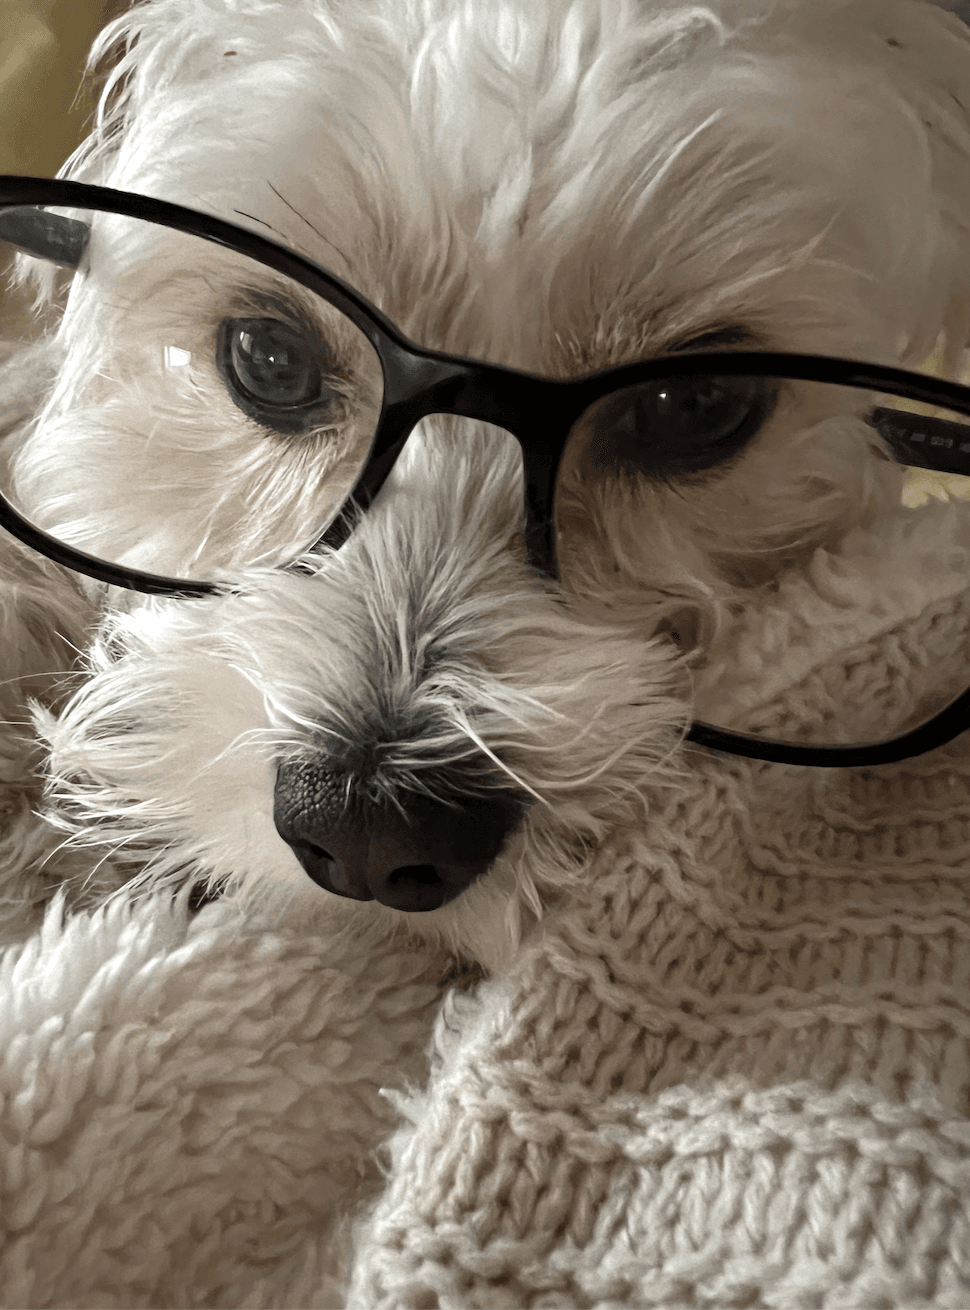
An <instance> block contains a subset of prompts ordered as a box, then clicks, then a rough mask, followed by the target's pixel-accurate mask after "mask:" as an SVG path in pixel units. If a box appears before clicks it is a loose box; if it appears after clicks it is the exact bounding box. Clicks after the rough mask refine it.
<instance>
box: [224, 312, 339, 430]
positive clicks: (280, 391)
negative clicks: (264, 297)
mask: <svg viewBox="0 0 970 1310" xmlns="http://www.w3.org/2000/svg"><path fill="white" fill-rule="evenodd" d="M324 356H325V352H324V351H323V350H322V349H321V346H320V343H319V342H318V341H316V340H314V339H313V338H311V337H310V336H309V334H308V333H307V332H305V331H304V330H303V329H302V328H299V327H295V326H293V325H292V324H290V323H284V322H282V321H280V320H279V319H275V318H227V319H224V320H223V322H222V324H221V325H220V327H219V341H218V348H217V364H218V368H219V372H220V374H221V375H222V378H223V381H224V382H225V383H226V386H227V388H228V390H229V394H230V395H231V396H232V399H233V401H234V402H235V403H236V405H238V407H239V408H240V409H241V410H242V411H243V413H244V414H248V415H249V417H250V418H254V419H255V420H256V421H257V422H258V423H260V424H261V425H262V426H263V427H268V428H272V429H274V430H275V431H276V432H282V433H287V434H289V433H297V432H308V431H310V430H311V429H313V428H315V427H320V426H321V425H327V424H333V423H335V422H337V421H338V420H339V418H340V417H341V413H342V408H343V406H342V401H341V397H340V395H339V394H338V392H337V390H336V389H335V387H334V386H332V385H331V384H330V383H331V380H332V379H329V378H328V374H330V373H332V369H333V361H332V360H330V359H328V358H326V357H324Z"/></svg>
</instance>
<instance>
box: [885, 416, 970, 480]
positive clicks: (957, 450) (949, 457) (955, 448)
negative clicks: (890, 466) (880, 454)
mask: <svg viewBox="0 0 970 1310" xmlns="http://www.w3.org/2000/svg"><path fill="white" fill-rule="evenodd" d="M868 418H869V421H870V422H871V423H872V425H873V427H875V429H876V431H877V432H878V433H879V435H880V436H881V437H882V439H883V440H884V441H885V442H886V445H887V446H889V448H890V450H891V451H892V453H893V454H894V455H895V457H896V459H898V460H899V462H900V463H901V464H908V465H909V466H910V467H911V468H921V469H933V470H935V471H936V472H937V473H963V474H966V475H968V476H970V418H968V420H967V422H966V423H956V422H954V421H952V420H950V419H942V418H930V417H929V416H927V415H923V414H913V413H911V412H910V411H909V410H902V409H873V410H870V412H869V415H868Z"/></svg>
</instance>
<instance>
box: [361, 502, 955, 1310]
mask: <svg viewBox="0 0 970 1310" xmlns="http://www.w3.org/2000/svg"><path fill="white" fill-rule="evenodd" d="M900 530H901V531H904V532H905V533H907V534H908V537H909V541H910V546H911V549H910V551H909V553H908V558H909V560H910V572H909V573H908V574H906V573H905V570H903V574H905V576H904V575H903V574H901V573H900V571H899V569H898V568H897V567H895V566H893V568H892V570H891V571H890V565H889V564H888V561H887V560H886V558H885V554H886V552H885V551H883V552H882V553H880V550H879V548H878V543H876V542H874V541H871V540H868V539H865V538H861V537H860V538H858V539H856V540H855V542H854V543H852V544H851V546H850V549H849V552H848V555H847V556H846V557H844V558H843V559H841V560H838V561H834V560H832V559H830V558H829V557H825V556H821V555H820V556H819V557H818V558H817V560H816V562H815V565H814V571H813V573H812V574H811V575H810V577H809V579H807V580H803V581H802V582H801V583H791V584H789V587H788V590H787V592H786V593H785V594H784V595H781V596H779V597H777V598H776V599H775V600H773V601H771V602H770V603H766V604H765V605H764V607H763V609H762V611H761V612H760V613H758V614H752V615H751V616H750V626H749V635H750V632H751V631H752V630H753V629H754V628H755V627H756V626H757V625H758V624H759V623H760V624H764V625H767V628H770V627H771V625H772V624H774V625H776V626H779V625H780V626H784V627H785V628H786V631H787V634H788V638H789V639H790V640H792V641H793V642H794V643H795V649H794V650H793V651H792V663H791V664H790V665H789V668H792V667H795V666H796V665H797V663H798V659H797V655H798V650H799V646H800V645H801V647H804V649H802V650H801V654H802V656H803V657H804V658H803V664H804V665H805V668H803V670H802V672H801V675H800V677H801V682H800V685H796V686H793V687H789V688H788V690H787V691H785V692H784V693H781V692H777V691H776V694H775V695H774V697H773V701H772V703H771V704H769V705H765V706H762V708H761V709H760V710H759V709H757V708H756V707H754V706H753V704H750V703H749V705H748V707H747V709H745V710H743V712H742V708H741V707H740V705H741V702H742V701H743V699H744V695H743V692H744V688H745V687H747V689H748V691H750V690H751V688H752V687H754V686H755V685H756V684H757V682H758V680H759V677H760V678H766V677H767V674H768V670H769V666H771V663H772V662H771V660H770V659H769V660H768V661H767V662H766V664H765V667H764V668H762V669H761V670H760V673H759V671H758V669H756V668H754V667H749V668H748V673H749V674H750V677H749V678H747V679H745V678H742V679H739V680H738V682H739V686H740V687H741V693H739V695H738V697H737V701H738V707H737V717H738V718H739V719H742V720H743V719H746V720H747V722H748V723H749V725H750V723H751V722H752V721H754V720H756V719H758V718H762V719H764V720H765V721H767V722H775V723H777V722H778V721H780V720H782V719H784V720H786V721H787V725H788V727H789V730H791V729H792V728H794V729H795V730H796V731H797V729H798V727H799V721H801V726H802V727H804V728H806V729H807V727H808V725H809V724H810V723H811V722H812V720H813V718H814V719H816V720H818V721H823V722H825V724H826V726H827V727H831V728H832V729H833V731H832V733H831V734H830V733H827V734H826V735H835V731H836V730H837V729H838V726H839V723H840V719H839V716H838V715H833V714H832V710H831V701H830V696H831V694H832V691H833V684H834V683H835V681H836V680H837V679H844V678H845V676H846V671H849V676H850V681H851V685H852V687H853V688H854V689H855V690H856V691H857V692H858V693H862V692H865V693H866V695H867V696H877V695H878V694H879V689H880V688H883V689H884V690H885V694H884V695H883V697H882V699H881V702H880V706H879V708H880V713H887V714H891V715H892V716H894V721H896V722H900V723H902V722H903V721H905V719H906V717H907V712H911V711H912V709H913V706H914V704H915V702H916V701H917V700H919V699H920V698H921V696H922V694H923V691H924V690H925V688H926V686H927V685H928V684H934V685H936V686H939V685H940V682H941V680H942V682H943V683H944V684H946V683H950V684H951V687H950V690H951V691H952V690H954V689H956V690H962V687H963V686H965V685H966V684H967V682H968V681H970V643H968V632H970V597H968V595H967V593H966V591H965V589H964V588H965V583H966V578H967V577H968V571H967V564H968V554H967V550H966V544H965V543H964V542H962V541H961V540H960V539H959V532H958V528H957V526H956V520H954V519H951V518H950V517H949V514H948V512H947V511H946V510H945V509H944V508H943V507H940V506H933V507H930V508H929V509H928V510H927V511H925V512H924V511H914V512H913V516H912V517H909V518H905V519H904V520H903V521H902V526H901V529H900ZM934 542H935V546H936V549H934ZM883 544H885V543H883ZM917 581H919V582H920V583H921V584H922V591H921V592H920V591H918V589H917V588H916V586H915V584H916V582H917ZM930 581H933V582H935V594H936V597H937V599H936V601H935V602H934V603H933V604H931V605H930V606H929V607H925V603H924V607H923V608H922V610H920V607H919V606H917V605H915V604H914V597H916V596H917V595H918V594H920V595H922V597H923V600H924V602H925V597H926V594H927V592H926V586H927V584H928V582H930ZM961 581H962V583H963V588H961V587H960V585H959V584H960V582H961ZM894 609H895V613H893V610H894ZM786 614H787V616H788V617H787V618H786V617H785V615H786ZM799 614H801V616H802V619H803V620H804V622H803V623H802V624H801V627H799V622H800V621H799V619H798V615H799ZM793 616H794V617H793ZM826 620H827V622H826ZM840 623H841V624H842V626H841V627H840ZM767 628H766V629H765V631H766V630H767ZM848 628H854V632H853V633H852V634H849V633H848V631H847V629H848ZM799 631H800V632H801V637H800V638H799V636H798V632H799ZM761 635H762V636H764V631H762V634H761ZM850 635H851V639H850ZM826 639H827V640H828V641H829V643H830V647H829V655H828V656H827V663H826V664H825V665H824V666H819V665H818V664H817V663H814V662H813V660H814V659H817V657H818V656H819V652H820V649H821V646H820V643H822V644H824V642H825V640H826ZM833 645H834V647H835V649H836V650H839V649H840V648H841V652H840V654H839V655H838V656H837V657H833V654H832V646H833ZM808 647H813V649H814V651H815V656H814V657H813V656H812V652H811V650H809V649H808ZM756 648H757V644H756V643H750V644H749V647H748V648H747V649H748V652H749V655H751V652H752V651H753V650H754V649H756ZM737 653H738V652H737V651H735V654H737ZM751 658H753V655H751ZM806 669H810V670H812V671H809V672H806ZM775 671H776V672H777V669H776V670H775ZM961 679H962V680H963V681H962V682H961ZM711 685H712V686H716V678H712V680H711ZM873 703H874V702H872V701H869V702H868V704H869V708H868V710H867V705H866V702H865V701H864V700H862V699H861V696H860V699H859V700H857V701H856V703H855V704H854V705H851V706H849V707H848V709H849V711H850V716H851V715H854V716H855V717H856V719H857V723H856V724H854V725H852V727H853V728H856V727H858V723H859V722H864V721H865V718H866V714H867V713H868V714H870V715H871V714H872V704H873ZM845 721H846V720H845V718H844V717H843V718H842V719H841V722H842V724H843V725H844V724H845ZM689 765H690V768H689V777H688V781H687V788H686V790H685V792H684V794H682V795H681V796H680V797H678V798H674V799H672V800H669V801H668V802H667V803H666V805H665V806H664V805H663V804H662V800H663V798H662V796H661V795H659V794H658V797H657V798H656V803H657V806H658V808H657V809H656V811H655V814H654V817H653V821H652V823H651V825H650V827H649V829H648V830H647V831H644V832H641V833H635V834H634V833H627V834H620V835H617V837H616V839H615V840H614V842H613V843H612V844H611V845H610V847H609V848H608V849H604V850H603V851H602V852H600V854H599V855H598V856H597V858H596V859H595V860H594V861H593V863H592V864H591V867H590V876H589V882H588V887H587V890H586V894H585V896H584V897H583V899H582V900H581V901H577V902H574V903H571V904H570V905H568V906H566V907H564V908H563V909H562V910H561V911H560V912H558V913H557V914H555V915H553V916H552V917H551V918H550V919H549V920H548V922H547V923H546V925H545V929H544V931H543V933H542V935H541V937H540V938H539V940H537V941H536V942H534V943H533V944H532V945H531V947H530V948H529V949H528V950H527V951H526V952H525V953H524V954H523V956H522V958H521V960H520V961H519V963H518V966H517V967H516V969H515V970H514V972H513V973H512V974H511V976H510V977H509V978H508V979H505V980H496V981H494V982H490V983H488V984H486V985H484V986H483V987H482V988H481V990H480V992H479V994H478V995H477V996H476V997H457V998H453V999H451V1000H450V1001H449V1002H448V1003H447V1004H446V1005H445V1007H444V1010H443V1012H442V1014H441V1016H440V1017H439V1021H438V1025H437V1028H436V1037H435V1068H434V1072H433V1074H432V1077H431V1080H430V1083H429V1084H428V1087H427V1088H426V1089H425V1090H424V1091H418V1090H414V1091H413V1092H412V1094H411V1095H410V1096H403V1097H402V1096H400V1095H399V1094H394V1095H393V1096H392V1097H391V1099H392V1100H393V1102H394V1104H395V1105H396V1106H397V1107H398V1109H399V1110H400V1111H401V1113H402V1115H403V1116H404V1117H405V1120H406V1123H405V1125H404V1127H402V1128H401V1129H399V1130H398V1131H397V1132H396V1134H395V1135H394V1137H393V1138H392V1139H391V1142H390V1148H389V1184H388V1187H387V1189H386V1192H385V1194H384V1195H383V1197H382V1198H381V1199H380V1201H379V1203H378V1204H377V1206H376V1208H375V1209H374V1210H373V1212H372V1213H370V1214H369V1215H368V1216H367V1217H366V1218H365V1219H364V1220H362V1221H361V1223H360V1224H359V1226H358V1231H357V1255H356V1264H355V1266H354V1268H353V1270H352V1273H351V1275H350V1282H349V1290H348V1293H347V1296H346V1301H345V1304H346V1305H347V1306H348V1307H353V1310H364V1308H365V1307H366V1308H367V1310H391V1307H394V1310H398V1308H399V1307H412V1308H414V1310H431V1308H432V1307H434V1308H435V1310H438V1308H439V1307H440V1310H473V1308H476V1310H477V1308H478V1307H504V1308H512V1307H530V1308H531V1307H539V1306H543V1307H584V1308H586V1307H596V1308H597V1310H610V1308H612V1307H621V1306H622V1307H648V1306H649V1307H664V1310H675V1308H678V1310H679V1308H680V1307H699V1306H704V1307H716V1308H717V1310H723V1308H724V1307H731V1306H738V1307H742V1306H743V1307H756V1306H757V1307H761V1306H771V1307H779V1310H801V1308H803V1307H804V1308H808V1307H846V1308H848V1307H851V1310H862V1308H863V1307H889V1306H892V1307H902V1308H904V1310H916V1308H917V1307H923V1306H934V1307H944V1306H945V1307H951V1308H952V1310H966V1308H967V1307H968V1306H970V1219H968V1211H970V1118H968V1109H970V1096H968V1092H970V1056H968V1050H970V1048H968V1038H970V940H968V939H970V897H968V892H970V874H968V869H970V804H968V795H970V741H968V740H967V739H966V737H964V738H963V739H957V741H955V742H954V743H952V744H951V745H950V746H947V747H943V748H940V749H938V750H937V751H935V752H933V753H932V754H929V755H926V756H924V757H921V758H918V759H914V760H909V761H905V762H903V763H900V764H896V765H891V766H882V767H880V768H877V769H872V770H868V771H867V770H851V771H841V770H809V769H806V768H794V767H791V766H782V765H766V764H760V763H753V762H750V763H749V762H746V761H741V760H737V759H734V758H732V757H728V756H718V755H716V754H714V753H713V752H706V751H702V750H699V749H695V750H691V751H690V755H689ZM389 1095H390V1094H389Z"/></svg>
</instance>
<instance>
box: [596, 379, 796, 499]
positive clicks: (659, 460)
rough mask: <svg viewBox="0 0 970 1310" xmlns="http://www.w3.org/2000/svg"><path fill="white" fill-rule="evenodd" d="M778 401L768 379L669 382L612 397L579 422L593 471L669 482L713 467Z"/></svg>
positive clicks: (759, 424)
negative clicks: (587, 438)
mask: <svg viewBox="0 0 970 1310" xmlns="http://www.w3.org/2000/svg"><path fill="white" fill-rule="evenodd" d="M777 397H778V389H777V386H776V384H775V383H774V382H773V381H772V379H770V378H760V377H758V378H746V377H707V376H703V377H702V376H698V377H682V378H679V377H674V378H668V379H666V380H663V381H657V382H648V383H643V384H641V385H640V386H635V387H628V388H625V389H624V390H622V391H617V392H614V393H613V394H612V395H609V396H607V397H605V398H604V399H603V400H601V401H598V402H597V403H596V404H595V405H593V406H591V407H590V409H589V410H588V411H587V414H586V416H585V423H586V425H587V427H588V430H589V432H590V434H591V438H592V439H591V440H590V443H589V447H588V452H589V457H590V460H591V462H592V463H593V465H594V467H599V468H604V469H608V470H610V471H611V472H626V473H642V474H645V475H647V476H661V477H664V476H667V477H669V476H676V475H677V474H680V473H692V472H700V471H702V470H705V469H709V468H714V467H717V466H718V465H720V464H723V463H724V462H725V461H726V460H728V459H730V458H731V456H732V455H735V454H737V452H738V451H739V450H740V449H741V448H742V447H743V446H744V445H745V444H746V442H747V441H749V440H750V439H751V437H753V436H754V435H755V433H756V432H757V431H758V430H759V428H761V427H762V426H763V424H764V423H765V422H766V420H767V419H768V417H769V416H770V414H771V411H772V409H773V408H774V406H775V402H776V400H777Z"/></svg>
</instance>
